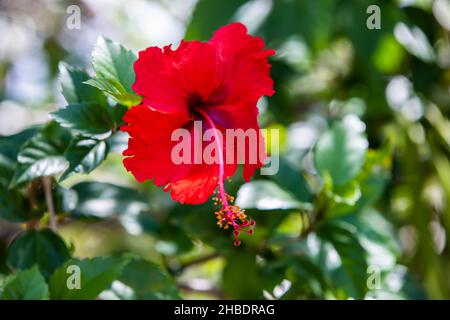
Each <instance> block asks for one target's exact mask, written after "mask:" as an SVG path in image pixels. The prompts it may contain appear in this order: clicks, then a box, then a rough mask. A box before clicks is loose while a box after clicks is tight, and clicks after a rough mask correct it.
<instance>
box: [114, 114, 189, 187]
mask: <svg viewBox="0 0 450 320" xmlns="http://www.w3.org/2000/svg"><path fill="white" fill-rule="evenodd" d="M124 120H125V122H126V123H127V125H124V126H123V127H122V128H121V130H122V131H125V132H128V134H129V135H130V138H129V140H128V149H126V150H125V151H124V152H123V155H124V156H126V158H125V159H124V160H123V163H124V165H125V167H126V169H127V170H128V171H131V173H132V174H133V175H134V177H135V178H136V180H138V181H139V182H143V181H145V180H151V179H154V183H155V184H156V185H158V186H162V185H166V184H167V183H169V182H171V181H177V180H179V179H181V178H182V177H184V176H185V175H186V174H187V172H188V171H189V169H190V165H188V164H175V163H174V162H173V161H172V159H171V154H172V149H173V147H174V146H175V145H176V144H177V143H178V142H177V141H172V139H171V137H172V132H173V131H174V130H175V129H178V128H182V127H183V126H184V125H185V124H186V123H188V122H189V121H191V119H190V118H188V117H185V116H184V115H183V114H181V113H174V114H165V113H162V112H159V111H156V110H154V109H152V108H151V107H149V106H147V105H138V106H135V107H132V108H131V109H130V110H128V111H127V113H126V114H125V116H124Z"/></svg>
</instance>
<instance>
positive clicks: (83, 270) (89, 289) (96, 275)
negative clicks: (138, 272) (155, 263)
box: [50, 257, 128, 300]
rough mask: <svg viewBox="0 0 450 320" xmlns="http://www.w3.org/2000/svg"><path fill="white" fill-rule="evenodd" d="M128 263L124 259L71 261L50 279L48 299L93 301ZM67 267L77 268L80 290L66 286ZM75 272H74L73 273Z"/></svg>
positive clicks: (67, 277) (69, 275)
mask: <svg viewBox="0 0 450 320" xmlns="http://www.w3.org/2000/svg"><path fill="white" fill-rule="evenodd" d="M127 263H128V261H127V260H125V259H120V258H104V257H96V258H93V259H83V260H78V259H72V260H69V261H67V262H66V263H65V264H64V265H63V266H61V267H60V268H58V269H57V270H56V271H55V272H54V273H53V275H52V277H51V279H50V298H51V299H56V300H81V299H83V300H84V299H86V300H93V299H95V298H97V297H98V295H99V294H100V293H101V292H102V291H103V290H106V289H107V288H108V287H109V286H110V285H111V283H112V282H113V281H114V280H115V279H116V278H117V277H118V276H119V275H120V274H121V272H122V270H123V268H124V267H125V265H126V264H127ZM69 266H78V267H79V271H80V274H79V276H80V288H79V289H77V288H73V287H71V286H68V284H69V283H70V282H71V278H70V277H71V276H73V277H76V276H77V274H75V273H71V272H70V269H68V267H69ZM75 272H76V271H75Z"/></svg>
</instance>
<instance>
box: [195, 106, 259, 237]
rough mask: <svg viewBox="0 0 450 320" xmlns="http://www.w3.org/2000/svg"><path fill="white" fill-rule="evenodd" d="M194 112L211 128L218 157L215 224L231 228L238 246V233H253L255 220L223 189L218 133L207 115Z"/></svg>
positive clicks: (221, 150) (203, 112)
mask: <svg viewBox="0 0 450 320" xmlns="http://www.w3.org/2000/svg"><path fill="white" fill-rule="evenodd" d="M196 112H197V113H198V114H200V115H201V116H202V117H203V118H204V119H205V121H206V122H207V124H208V126H209V127H210V128H211V129H213V135H214V141H215V142H216V144H217V153H218V158H219V182H218V192H217V193H216V195H215V196H214V197H213V198H212V199H213V201H214V204H216V205H218V204H220V205H221V209H220V210H218V211H216V212H215V215H216V217H217V219H218V220H219V221H218V222H217V224H218V225H219V227H221V228H223V229H228V228H229V227H232V228H233V236H234V245H235V246H239V245H240V244H241V241H240V240H239V235H240V233H241V232H245V233H247V234H253V232H254V231H253V227H254V226H255V221H254V220H251V219H248V218H247V215H246V214H245V210H243V209H241V208H240V207H239V206H236V205H233V204H232V203H233V201H234V197H232V196H230V195H228V194H227V193H226V191H225V184H224V180H225V165H224V157H223V146H222V145H221V144H220V140H219V134H218V130H219V129H217V127H216V126H215V124H214V122H213V121H212V119H211V118H210V117H209V115H208V114H207V113H206V112H205V111H203V110H201V109H200V108H197V109H196Z"/></svg>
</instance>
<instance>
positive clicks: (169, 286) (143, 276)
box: [102, 258, 180, 300]
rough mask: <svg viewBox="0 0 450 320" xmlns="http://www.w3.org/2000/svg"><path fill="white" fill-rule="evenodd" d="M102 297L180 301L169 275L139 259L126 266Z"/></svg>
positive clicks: (158, 267)
mask: <svg viewBox="0 0 450 320" xmlns="http://www.w3.org/2000/svg"><path fill="white" fill-rule="evenodd" d="M102 297H103V298H105V299H112V298H114V299H121V300H155V299H156V300H165V299H180V295H179V292H178V288H177V286H176V284H175V282H174V281H173V279H172V278H171V277H170V276H169V274H168V273H167V272H166V271H165V270H164V269H162V268H161V267H160V266H158V265H156V264H154V263H152V262H149V261H145V260H142V259H139V258H135V259H133V260H131V261H130V262H129V263H128V264H127V265H126V267H125V268H124V270H123V272H122V274H121V275H120V276H119V277H118V278H117V280H116V281H115V282H114V283H113V285H112V287H111V289H110V290H108V291H105V292H104V294H102Z"/></svg>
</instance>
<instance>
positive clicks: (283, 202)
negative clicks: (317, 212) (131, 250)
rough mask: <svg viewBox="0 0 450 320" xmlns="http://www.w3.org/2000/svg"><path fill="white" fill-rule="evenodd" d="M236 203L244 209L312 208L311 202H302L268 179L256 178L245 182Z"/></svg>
mask: <svg viewBox="0 0 450 320" xmlns="http://www.w3.org/2000/svg"><path fill="white" fill-rule="evenodd" d="M236 204H237V205H238V206H240V207H241V208H244V209H258V210H279V209H282V210H292V209H298V210H310V209H311V205H310V204H309V203H302V202H300V201H298V200H297V199H296V197H295V196H294V195H292V194H291V193H289V192H287V191H285V190H283V189H281V188H280V187H279V186H278V185H277V184H275V183H274V182H272V181H268V180H255V181H251V182H249V183H246V184H244V185H243V186H242V187H241V188H240V189H239V192H238V194H237V197H236Z"/></svg>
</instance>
